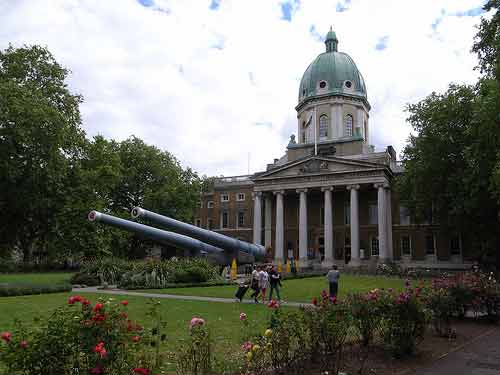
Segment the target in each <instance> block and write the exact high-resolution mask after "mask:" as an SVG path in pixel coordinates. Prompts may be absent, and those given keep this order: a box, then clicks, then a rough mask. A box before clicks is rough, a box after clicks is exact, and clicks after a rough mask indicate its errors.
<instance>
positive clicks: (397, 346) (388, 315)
mask: <svg viewBox="0 0 500 375" xmlns="http://www.w3.org/2000/svg"><path fill="white" fill-rule="evenodd" d="M378 298H379V300H380V304H381V305H380V307H381V310H380V311H381V315H382V326H381V336H382V341H383V345H384V346H385V348H386V349H387V350H388V351H389V352H390V353H391V354H392V355H393V356H394V357H396V358H399V357H402V356H405V355H411V354H413V353H414V352H415V349H416V347H417V344H418V342H419V341H420V340H421V339H423V336H424V333H425V328H426V325H427V321H428V316H427V310H426V309H425V305H424V303H423V301H422V299H421V290H420V289H419V288H416V289H412V288H411V287H410V285H409V282H408V281H407V282H406V290H405V291H404V292H402V293H394V292H392V291H388V290H381V291H380V295H379V297H378Z"/></svg>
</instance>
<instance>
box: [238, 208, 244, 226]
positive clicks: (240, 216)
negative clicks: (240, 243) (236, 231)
mask: <svg viewBox="0 0 500 375" xmlns="http://www.w3.org/2000/svg"><path fill="white" fill-rule="evenodd" d="M244 226H245V213H244V212H243V211H240V212H238V228H243V227H244Z"/></svg>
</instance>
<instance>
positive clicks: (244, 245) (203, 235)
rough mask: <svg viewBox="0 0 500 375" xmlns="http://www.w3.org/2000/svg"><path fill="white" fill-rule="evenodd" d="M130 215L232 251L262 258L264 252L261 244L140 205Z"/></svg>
mask: <svg viewBox="0 0 500 375" xmlns="http://www.w3.org/2000/svg"><path fill="white" fill-rule="evenodd" d="M132 217H133V218H144V219H146V220H149V221H151V222H153V223H155V224H158V225H160V226H162V227H164V228H166V229H169V230H171V231H174V232H176V233H181V234H184V235H186V236H189V237H193V238H196V239H198V240H200V241H203V242H205V243H207V244H210V245H213V246H217V247H219V248H221V249H224V250H230V251H234V252H238V251H243V252H245V253H247V254H251V255H253V256H254V257H255V258H263V257H264V256H265V254H266V251H265V249H264V246H262V245H257V244H252V243H248V242H245V241H241V240H237V239H236V238H232V237H228V236H225V235H223V234H220V233H217V232H213V231H211V230H207V229H202V228H199V227H197V226H195V225H191V224H187V223H184V222H182V221H179V220H175V219H172V218H170V217H167V216H163V215H159V214H157V213H154V212H151V211H148V210H145V209H143V208H140V207H134V208H133V209H132Z"/></svg>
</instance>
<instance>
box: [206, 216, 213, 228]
mask: <svg viewBox="0 0 500 375" xmlns="http://www.w3.org/2000/svg"><path fill="white" fill-rule="evenodd" d="M212 228H213V223H212V219H211V218H208V219H207V229H208V230H212Z"/></svg>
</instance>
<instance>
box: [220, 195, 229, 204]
mask: <svg viewBox="0 0 500 375" xmlns="http://www.w3.org/2000/svg"><path fill="white" fill-rule="evenodd" d="M220 201H221V202H229V194H227V193H223V194H221V195H220Z"/></svg>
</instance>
